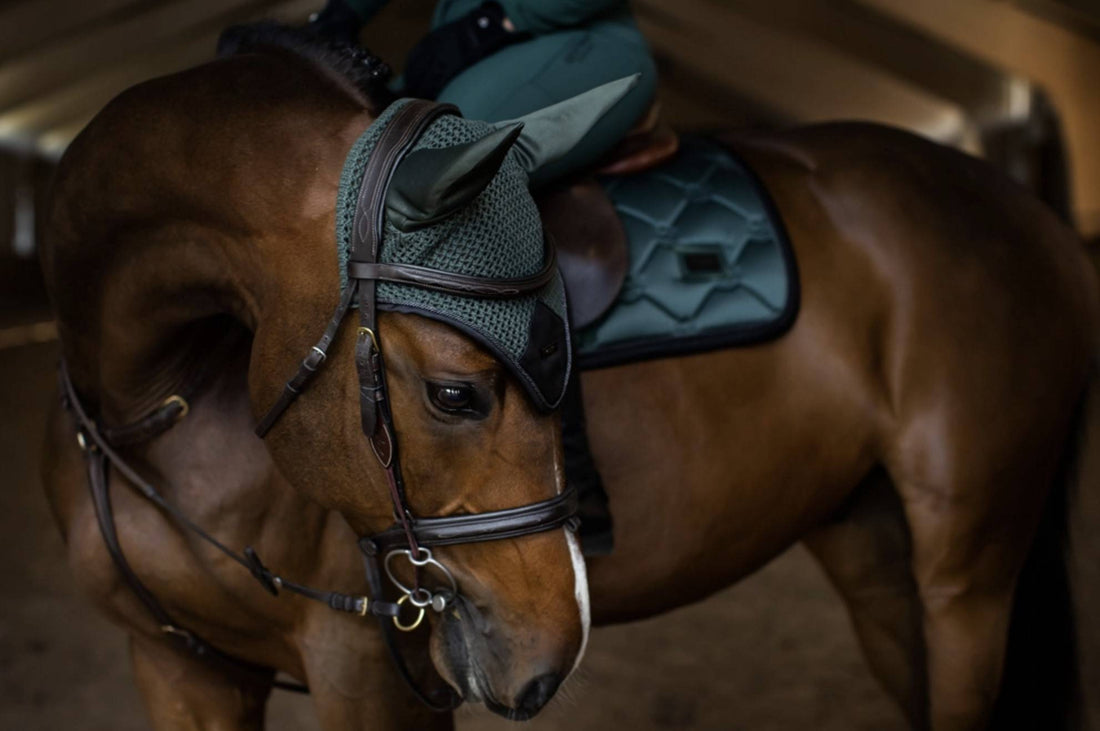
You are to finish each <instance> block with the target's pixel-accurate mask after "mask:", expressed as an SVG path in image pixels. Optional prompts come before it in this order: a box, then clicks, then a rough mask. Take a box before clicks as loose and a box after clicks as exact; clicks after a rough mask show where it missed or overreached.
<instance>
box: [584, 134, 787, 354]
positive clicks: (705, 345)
mask: <svg viewBox="0 0 1100 731" xmlns="http://www.w3.org/2000/svg"><path fill="white" fill-rule="evenodd" d="M719 144H721V147H722V149H723V150H724V151H725V152H726V153H727V154H729V155H730V157H731V158H733V160H734V161H735V162H736V163H737V164H738V165H739V166H740V167H741V168H742V170H743V171H744V173H745V174H746V175H747V177H748V178H749V180H750V181H752V183H753V184H754V186H755V188H756V193H757V195H758V196H759V198H760V202H761V205H762V208H763V210H764V213H765V214H766V215H767V217H768V220H769V221H770V223H771V225H772V227H773V229H774V231H775V239H776V243H777V245H778V249H779V252H780V255H781V256H782V258H783V263H784V265H785V266H786V270H787V272H788V276H789V279H788V283H787V284H788V294H787V301H786V303H785V305H784V307H783V310H782V311H781V312H780V314H779V315H778V316H777V317H775V318H773V319H770V320H765V321H749V322H744V323H737V324H735V325H730V326H727V327H721V328H715V329H713V330H709V331H706V332H701V333H697V334H695V335H682V336H674V335H668V336H661V337H639V338H635V339H631V340H624V341H621V342H617V343H610V344H606V345H603V346H601V347H600V348H599V350H596V351H595V352H582V351H580V349H575V354H574V358H575V363H576V365H577V367H578V368H580V369H581V370H596V369H600V368H611V367H614V366H618V365H625V364H627V363H636V362H639V361H645V360H654V359H657V358H669V357H674V356H683V355H691V354H695V353H704V352H707V351H712V350H719V349H722V348H732V347H743V346H749V345H758V344H760V343H762V342H766V341H768V340H774V339H775V338H778V337H780V336H781V335H783V334H785V333H786V332H787V331H788V330H789V329H790V328H791V326H792V325H793V324H794V322H795V320H796V319H797V318H798V311H799V307H800V306H801V300H802V296H801V295H802V291H801V287H800V279H799V272H798V262H797V261H796V259H795V256H794V250H793V249H792V247H791V242H790V237H789V236H788V234H787V229H786V227H785V226H784V225H783V219H782V217H781V216H780V215H779V210H778V208H776V206H775V201H774V200H773V199H772V197H771V194H770V193H769V192H768V189H767V188H766V187H765V186H764V183H763V181H762V180H761V179H760V176H759V175H757V173H756V171H755V170H753V169H752V167H751V166H750V165H749V164H748V163H747V162H746V161H745V160H744V158H742V157H741V156H740V155H738V154H737V153H736V152H735V151H734V150H733V149H731V147H730V146H729V145H728V144H725V143H719ZM614 307H615V305H612V308H614Z"/></svg>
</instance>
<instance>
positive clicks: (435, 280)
mask: <svg viewBox="0 0 1100 731" xmlns="http://www.w3.org/2000/svg"><path fill="white" fill-rule="evenodd" d="M457 113H458V110H457V109H456V108H455V107H453V106H451V105H446V104H437V103H434V102H428V101H421V100H414V101H411V102H408V103H407V104H406V105H405V106H403V107H402V108H401V109H400V110H398V111H397V113H396V114H395V115H394V116H393V118H392V120H391V121H390V123H389V125H387V127H386V128H385V129H384V130H383V131H382V133H381V136H380V137H379V139H378V142H377V144H376V146H375V148H374V150H373V152H372V153H371V155H370V157H369V159H368V161H367V166H366V169H365V172H364V174H363V180H362V184H361V187H360V189H359V197H358V202H357V205H356V210H355V218H354V223H353V230H352V240H351V247H350V255H349V262H348V286H347V287H346V289H345V290H344V292H343V295H342V296H341V298H340V303H339V305H338V306H337V308H336V311H335V313H334V314H333V316H332V319H331V320H330V321H329V323H328V326H327V327H326V328H325V331H324V334H323V335H322V336H321V339H320V340H319V341H318V342H317V344H316V345H314V346H313V347H312V348H310V350H309V352H308V353H307V354H306V357H305V358H304V359H303V360H302V363H301V365H300V366H299V368H298V371H297V373H295V375H294V377H293V378H291V379H290V380H289V381H288V382H287V383H286V386H285V387H284V389H283V392H282V394H281V395H280V396H279V398H278V400H277V401H276V403H275V404H274V405H273V406H272V407H271V409H270V410H269V411H268V412H267V414H266V415H265V416H264V417H263V418H262V419H261V420H260V423H259V425H258V426H257V427H256V433H257V435H259V436H260V437H264V436H265V435H266V434H267V433H268V432H269V431H270V430H271V428H272V427H273V426H274V425H275V424H276V423H277V422H278V420H279V418H280V417H281V416H282V414H283V413H284V412H286V410H287V409H288V408H289V407H290V405H291V404H292V403H293V402H294V401H295V400H296V399H297V398H298V397H299V396H300V395H301V394H302V392H303V391H304V390H305V388H306V387H307V386H308V384H309V383H310V381H311V380H312V379H313V377H314V376H315V375H316V373H317V371H318V370H319V369H320V368H321V367H322V366H323V365H324V363H325V361H326V358H327V354H328V350H329V347H330V346H331V344H332V341H333V339H334V338H335V336H336V333H337V331H338V330H339V328H340V325H341V323H342V322H343V320H344V318H345V316H346V315H347V313H348V311H349V310H350V309H352V305H353V303H356V304H358V309H359V326H358V330H357V338H356V346H355V364H356V371H357V372H358V376H359V409H360V421H361V424H362V428H363V433H364V434H365V435H366V437H367V439H368V441H369V443H370V445H371V450H372V451H373V452H374V455H375V456H376V457H377V459H378V462H379V464H380V465H381V467H382V468H383V470H384V471H385V473H386V479H387V484H388V486H389V495H390V500H391V502H392V504H393V513H394V519H395V520H394V524H393V525H392V526H391V527H390V528H388V529H387V530H385V531H383V532H381V533H377V534H374V535H370V536H365V537H363V538H361V539H360V540H359V547H360V550H361V552H362V553H363V555H364V559H365V560H364V565H365V568H366V578H367V586H368V589H369V591H370V594H369V596H355V595H348V594H342V593H339V592H324V591H319V590H316V589H312V588H310V587H307V586H304V585H301V584H296V583H294V582H291V581H289V580H286V579H284V578H282V577H281V576H279V575H277V574H275V573H274V572H272V571H271V570H269V569H268V568H267V567H266V566H264V564H263V563H262V562H261V561H260V558H259V556H257V555H256V552H255V551H254V550H253V549H252V548H251V547H249V548H246V549H245V551H244V553H243V554H240V553H237V552H235V551H233V550H232V549H230V548H228V547H226V546H225V545H224V544H222V543H220V542H219V541H218V540H217V539H216V538H214V537H213V536H211V535H209V534H208V533H206V532H205V531H204V530H203V529H202V528H201V527H199V526H198V525H196V524H195V523H193V522H192V521H191V520H190V519H189V518H187V516H186V515H185V514H184V513H182V512H181V511H180V510H179V509H178V508H176V507H175V506H174V505H172V504H171V503H170V502H168V501H167V500H166V499H165V498H164V497H163V496H162V495H161V494H160V493H159V492H158V491H157V490H156V488H155V487H154V486H153V485H151V484H150V483H149V482H148V481H146V480H145V479H144V478H142V477H141V475H140V474H138V473H137V472H136V471H135V470H134V469H133V468H132V467H131V466H130V465H128V464H127V463H126V462H125V461H124V460H123V459H122V458H121V457H120V456H119V455H118V453H117V452H116V451H115V448H116V447H118V446H123V445H124V444H132V443H136V441H140V440H144V439H148V438H152V437H153V436H156V435H157V434H159V433H161V432H163V431H165V430H166V429H167V428H169V427H170V426H171V425H172V424H173V423H175V421H176V420H178V419H179V418H181V417H182V415H183V414H185V413H186V408H187V401H186V400H185V399H184V398H182V397H180V396H173V397H170V398H169V399H168V400H166V401H165V402H164V404H163V405H162V406H161V407H160V408H158V409H156V410H155V411H154V412H153V413H151V414H150V415H148V416H146V417H145V418H144V419H142V420H141V421H140V422H137V423H136V424H132V425H128V426H126V427H122V428H116V429H114V430H107V429H105V428H101V427H99V425H98V424H97V423H96V422H95V421H94V420H93V419H92V418H91V417H90V416H89V415H88V414H87V413H86V411H85V409H84V408H83V406H82V404H81V402H80V399H79V398H78V396H77V393H76V390H75V388H74V387H73V385H72V383H71V381H70V379H69V375H68V369H67V368H66V367H65V364H64V363H62V366H61V381H62V396H63V400H64V401H65V403H66V405H67V407H68V408H69V410H70V411H71V412H72V413H73V415H74V417H75V418H76V420H77V422H78V433H77V436H78V442H79V443H80V445H81V448H82V449H83V450H84V452H85V455H86V459H87V462H88V471H89V484H90V486H91V491H92V495H93V502H94V505H95V508H96V515H97V517H98V519H99V524H100V530H101V532H102V534H103V537H104V541H105V543H106V544H107V548H108V550H109V551H110V553H111V556H112V558H113V559H114V561H115V564H116V565H117V567H118V568H119V571H120V573H121V574H122V576H123V578H124V579H125V580H126V582H127V583H128V584H129V585H130V586H131V588H132V589H133V590H134V592H135V593H136V594H137V595H138V597H139V599H141V600H142V602H143V603H145V604H146V606H147V607H148V608H149V610H150V612H151V614H152V615H153V617H154V619H156V620H157V622H158V624H160V626H161V628H162V630H163V631H164V632H166V633H167V634H169V635H172V636H175V637H178V638H180V639H182V640H184V641H185V644H186V646H187V647H188V649H190V650H191V651H192V652H195V653H196V654H198V655H202V656H206V657H213V658H216V659H219V660H222V661H224V662H227V663H230V664H233V665H235V666H236V667H238V668H239V669H244V670H246V671H248V672H253V673H255V672H257V671H259V672H263V669H262V668H257V667H255V666H252V665H250V664H248V663H244V662H242V661H240V660H238V659H236V658H232V657H230V656H227V655H225V654H223V653H221V652H220V651H218V650H216V649H215V648H213V647H212V646H211V645H209V643H207V642H205V641H204V640H202V639H201V638H199V637H197V636H196V635H194V634H193V633H191V632H188V631H186V630H183V629H181V628H180V627H179V626H178V625H177V624H176V623H175V622H174V621H172V620H171V618H170V616H169V615H168V613H167V611H166V610H165V609H164V608H163V606H162V605H161V604H160V603H159V602H158V601H157V600H156V598H155V597H154V596H153V595H152V593H151V592H150V591H149V590H148V589H147V588H146V587H145V586H144V585H143V584H142V582H141V581H140V580H139V579H138V578H137V576H136V574H134V572H133V570H132V569H131V568H130V566H129V564H128V562H127V561H126V559H125V557H124V556H123V554H122V551H121V547H120V546H119V543H118V538H117V534H116V531H115V526H114V518H113V515H112V512H111V507H110V496H109V492H108V482H107V477H106V470H107V465H108V464H111V465H114V466H115V467H116V468H118V469H119V471H120V472H122V474H124V475H125V476H126V477H127V478H128V479H129V480H130V482H132V483H133V484H134V485H135V486H136V487H137V489H138V490H139V491H140V492H141V494H143V495H144V496H145V497H146V498H148V499H149V500H151V501H152V502H154V503H155V504H156V505H158V506H159V507H160V508H161V509H162V510H164V511H165V512H167V513H168V514H169V515H170V516H171V517H172V518H174V519H175V520H176V521H177V522H178V523H179V524H180V525H182V526H183V527H185V528H187V529H188V530H191V531H193V532H195V533H196V534H197V535H198V536H199V537H200V538H202V539H203V540H205V541H207V542H209V543H210V544H212V545H213V546H214V547H215V548H217V549H218V550H220V551H222V552H223V553H224V554H226V555H227V556H229V557H230V558H232V559H233V560H235V561H237V562H238V563H240V564H241V565H243V566H244V567H246V568H247V569H248V570H249V571H250V572H251V573H252V575H253V576H254V577H255V578H256V579H257V580H258V581H259V582H260V583H261V584H263V586H264V587H265V588H266V589H267V590H268V591H269V592H271V593H272V594H275V595H277V594H278V593H279V590H280V589H286V590H288V591H291V592H293V593H297V594H299V595H302V596H306V597H308V598H310V599H314V600H316V601H321V602H324V603H325V604H328V605H329V606H330V607H331V608H333V609H336V610H340V611H345V612H351V613H355V614H359V615H361V616H366V615H368V614H371V615H373V616H375V617H377V618H378V619H379V620H380V622H381V627H382V631H383V636H384V638H385V641H386V644H387V646H388V647H389V648H390V651H391V653H392V655H393V657H394V660H395V663H396V665H397V668H398V670H399V671H400V673H401V674H402V676H403V677H404V678H405V679H406V681H408V683H409V685H410V687H411V688H412V690H413V692H414V693H415V694H416V695H417V696H418V697H419V698H420V699H421V700H422V701H424V702H425V703H426V704H428V705H429V706H431V707H432V708H434V709H436V710H448V709H451V708H454V707H455V706H456V705H457V703H458V702H460V699H459V698H458V697H457V695H456V694H454V693H453V692H451V693H450V694H449V695H450V697H449V698H447V699H445V700H444V701H443V702H440V701H437V700H433V699H431V698H429V697H428V695H427V694H426V693H425V692H423V691H422V690H421V689H420V688H419V687H418V685H417V683H416V682H415V681H414V680H413V678H412V677H411V674H410V673H409V671H408V668H407V666H406V664H405V662H404V659H403V657H402V656H401V653H400V651H399V649H398V647H397V643H396V638H395V636H394V634H393V630H394V628H397V629H400V630H403V631H412V630H413V629H416V627H418V626H419V625H420V624H421V622H422V621H423V619H424V617H425V614H426V612H427V610H428V609H432V610H433V611H435V612H443V611H444V610H445V609H446V608H447V607H448V606H450V605H451V603H452V602H453V601H454V600H455V599H456V598H457V597H458V595H459V592H460V587H459V586H458V584H457V582H456V581H455V579H454V576H453V574H452V573H451V572H450V570H449V569H447V567H446V566H445V565H444V564H443V563H441V562H440V561H439V560H438V559H436V558H435V556H434V555H433V553H432V550H431V549H432V548H435V547H439V546H451V545H456V544H462V543H480V542H485V541H497V540H503V539H509V538H518V537H520V536H526V535H531V534H534V533H541V532H544V531H549V530H553V529H556V528H560V527H562V526H565V527H567V528H568V529H570V530H575V529H576V527H577V522H578V521H577V517H576V513H577V496H576V492H575V490H574V489H573V488H572V487H567V488H566V489H565V490H564V491H563V492H562V493H561V494H559V495H556V496H554V497H552V498H549V499H547V500H542V501H539V502H536V503H531V504H529V505H524V506H520V507H515V508H509V509H505V510H494V511H489V512H484V513H475V514H469V515H452V516H444V517H427V518H417V517H416V516H414V514H413V512H412V510H411V509H410V508H409V504H408V499H407V497H406V492H405V484H404V479H403V478H402V474H401V463H400V459H399V458H398V445H397V439H396V432H395V430H394V424H393V413H392V411H391V408H390V401H389V393H388V389H387V386H386V373H385V367H384V361H383V357H382V351H381V348H380V344H379V338H378V326H377V311H378V310H377V303H376V299H375V290H376V283H377V282H378V281H388V282H398V283H402V284H411V285H414V286H418V287H425V288H428V289H433V290H437V291H442V292H447V293H451V294H457V295H460V296H466V297H470V296H475V297H491V298H513V297H522V296H527V295H532V294H535V293H537V292H538V291H540V290H541V289H542V288H543V287H545V286H546V285H547V284H548V283H549V282H550V281H551V280H552V279H553V277H554V276H555V273H556V263H555V260H554V249H553V247H552V246H550V245H547V246H546V248H545V255H544V262H543V266H542V267H541V269H540V270H539V271H537V272H536V273H534V274H532V275H530V276H528V277H523V278H518V279H490V278H482V277H474V276H469V275H460V274H453V273H450V272H444V271H439V270H434V269H428V268H425V267H419V266H412V265H402V264H389V263H380V262H379V261H378V256H379V249H380V246H381V243H382V234H383V231H384V223H385V200H386V193H387V190H388V187H389V183H390V180H391V179H392V177H393V173H394V170H395V169H396V168H397V166H398V164H400V162H401V160H402V159H403V158H404V157H405V155H406V154H407V153H408V152H409V151H411V150H412V148H413V146H414V145H415V144H416V142H417V140H418V139H419V138H420V136H421V135H422V134H423V133H424V132H425V131H426V130H427V128H428V127H429V126H430V125H431V123H432V122H434V121H435V120H437V119H438V118H439V117H440V116H442V115H445V114H457ZM181 404H182V406H181ZM113 434H124V435H128V436H129V437H137V438H133V439H131V438H127V439H125V440H122V444H120V443H119V441H118V440H114V439H112V438H111V436H112V435H113ZM398 561H407V562H408V563H409V564H410V566H411V567H412V576H413V577H414V578H413V581H412V582H410V583H408V584H406V583H404V582H402V581H401V580H400V579H398V578H397V573H398V572H397V571H395V570H394V566H393V564H394V563H395V562H398ZM428 568H431V569H434V573H435V574H437V575H441V576H442V577H443V578H444V579H445V581H444V586H443V587H442V588H435V589H433V588H428V587H427V586H423V585H421V583H420V581H421V578H422V576H421V570H422V569H428ZM383 573H385V575H386V576H388V577H389V579H390V582H391V583H392V585H393V586H394V587H395V588H396V589H397V590H398V591H399V593H400V597H399V599H398V600H397V601H396V602H389V601H386V600H385V599H384V597H385V587H384V584H383V581H382V575H383ZM424 575H425V576H427V575H428V573H427V572H426V571H425V572H424ZM405 602H408V603H409V604H411V605H412V607H413V609H414V614H413V619H412V620H411V621H409V622H402V620H401V610H402V605H403V604H404V603H405ZM276 685H277V686H279V687H284V688H289V689H292V690H305V688H304V686H298V685H296V684H290V683H276Z"/></svg>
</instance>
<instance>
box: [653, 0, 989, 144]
mask: <svg viewBox="0 0 1100 731" xmlns="http://www.w3.org/2000/svg"><path fill="white" fill-rule="evenodd" d="M635 8H636V9H637V10H638V15H639V23H640V26H641V28H642V30H643V32H644V33H645V35H646V37H647V38H648V39H649V40H650V42H651V43H652V45H653V47H654V49H655V50H656V51H657V52H658V53H659V54H661V55H663V56H665V57H667V58H669V59H670V60H671V61H672V63H674V64H676V65H679V66H683V67H685V68H687V69H690V70H691V71H692V72H693V73H696V74H697V75H699V76H701V77H703V78H705V79H707V80H709V81H711V82H713V83H718V84H721V85H722V86H725V87H727V88H729V89H730V90H731V92H732V93H736V94H739V95H742V96H745V97H747V98H749V99H751V100H753V101H754V102H756V103H758V104H760V105H761V106H763V107H764V108H765V109H771V110H775V112H776V115H777V116H780V117H783V118H788V119H792V120H795V121H798V122H816V121H825V120H836V119H861V120H868V121H874V122H880V123H883V124H891V125H895V126H899V127H904V128H907V129H911V130H914V131H916V132H918V133H920V134H923V135H925V136H928V137H930V138H932V139H936V140H939V141H943V142H949V143H952V144H956V145H961V146H963V147H964V148H968V149H974V148H975V147H976V146H977V144H978V142H977V140H978V136H977V133H976V130H975V128H974V127H973V125H972V124H971V123H970V121H969V120H968V119H967V117H966V114H965V113H964V111H963V110H962V109H960V108H959V107H958V106H957V105H955V104H952V103H950V102H948V101H946V100H943V99H941V98H939V97H937V96H935V95H933V94H930V93H928V92H926V91H924V90H923V89H920V88H918V87H916V86H914V85H913V84H911V83H909V82H906V81H904V80H901V79H898V78H896V77H894V76H892V75H890V74H888V73H885V72H883V71H881V70H879V69H876V68H874V67H871V66H869V65H868V64H866V63H862V62H860V61H859V60H857V59H853V58H852V57H850V56H847V55H845V54H842V53H839V52H838V51H836V50H835V49H833V48H831V47H830V46H828V45H827V44H824V43H821V42H820V41H816V40H813V39H807V38H799V37H792V36H791V35H790V33H786V32H783V31H781V30H778V29H776V28H772V27H768V26H765V25H763V24H761V23H758V22H756V21H753V20H751V19H749V18H746V17H745V16H743V15H740V14H738V13H735V12H733V11H731V10H729V9H727V8H725V7H721V6H719V5H717V4H715V3H714V2H710V1H708V0H678V2H676V3H675V4H674V5H666V4H664V3H661V2H660V1H659V0H638V2H636V3H635Z"/></svg>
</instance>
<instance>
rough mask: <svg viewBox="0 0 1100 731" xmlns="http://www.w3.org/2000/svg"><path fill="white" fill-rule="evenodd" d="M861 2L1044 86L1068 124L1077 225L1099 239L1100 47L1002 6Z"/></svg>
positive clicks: (967, 1)
mask: <svg viewBox="0 0 1100 731" xmlns="http://www.w3.org/2000/svg"><path fill="white" fill-rule="evenodd" d="M859 2H860V3H861V4H863V5H866V6H868V7H871V8H874V9H876V10H878V11H879V12H883V13H888V14H890V15H893V16H894V17H896V18H898V19H899V20H901V21H902V22H905V23H908V24H910V25H912V26H913V27H914V28H917V29H918V30H919V31H920V32H923V33H927V34H929V35H931V36H933V37H936V38H939V39H941V40H943V41H944V42H946V43H950V44H952V45H955V46H957V47H958V48H960V49H962V50H963V51H965V52H967V53H970V54H971V55H973V56H975V57H977V58H980V59H983V60H984V61H985V62H986V63H989V64H991V65H994V66H997V67H1001V68H1004V69H1007V70H1008V71H1010V72H1012V73H1013V74H1018V75H1020V76H1023V77H1025V78H1028V79H1032V80H1033V81H1035V82H1036V83H1038V84H1039V86H1040V87H1041V88H1042V89H1043V90H1044V91H1045V92H1046V93H1047V94H1048V96H1049V98H1050V99H1051V101H1052V103H1053V104H1054V108H1055V109H1057V110H1058V114H1059V116H1060V118H1061V120H1062V128H1063V131H1064V132H1065V136H1066V141H1067V143H1068V147H1069V153H1070V162H1071V164H1070V174H1071V176H1072V178H1073V193H1074V208H1075V211H1076V214H1077V223H1078V226H1079V227H1080V228H1081V229H1082V230H1083V231H1084V233H1086V234H1087V235H1093V236H1094V235H1097V234H1100V135H1098V134H1097V120H1100V93H1097V84H1098V79H1097V77H1098V71H1100V43H1098V42H1096V41H1094V40H1092V39H1091V38H1089V37H1086V36H1084V35H1081V34H1079V33H1076V32H1074V31H1072V30H1070V29H1068V28H1065V27H1063V26H1061V25H1059V24H1057V23H1055V22H1053V21H1050V20H1046V19H1044V18H1041V17H1038V16H1036V15H1034V14H1031V13H1028V12H1027V11H1025V10H1023V9H1021V8H1019V7H1016V6H1014V5H1009V4H1006V3H1004V2H1000V1H999V0H922V1H921V2H919V3H914V2H912V0H859Z"/></svg>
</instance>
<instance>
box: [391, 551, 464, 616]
mask: <svg viewBox="0 0 1100 731" xmlns="http://www.w3.org/2000/svg"><path fill="white" fill-rule="evenodd" d="M418 548H419V549H420V552H419V553H418V554H417V556H416V557H414V556H413V552H412V551H411V550H410V549H408V548H398V549H395V550H393V551H390V552H389V553H387V554H386V559H385V560H384V561H383V562H382V566H383V568H385V569H386V576H388V577H390V581H392V582H393V585H394V586H396V587H397V588H398V589H400V590H401V592H402V593H403V594H404V595H405V596H407V597H409V601H411V602H412V604H413V606H415V607H427V606H429V605H430V606H431V607H432V608H433V609H435V607H436V606H438V605H440V603H439V602H434V601H433V599H434V598H435V597H434V595H433V593H432V592H431V591H429V590H427V589H425V588H424V587H419V588H417V589H415V590H414V589H411V588H410V587H408V586H405V585H404V584H403V583H401V581H400V580H399V579H398V578H397V577H396V576H394V574H393V570H392V569H391V568H390V560H391V559H393V557H394V556H404V557H405V558H407V559H409V563H411V564H412V565H413V566H415V567H417V568H422V567H425V566H434V567H435V568H437V569H439V571H441V572H442V573H443V575H444V576H446V577H447V581H449V582H450V583H451V592H450V593H451V596H457V595H458V583H457V582H456V581H455V577H454V576H453V575H451V572H450V569H448V568H447V567H446V566H444V565H443V564H441V563H440V562H439V561H436V560H435V558H434V557H433V556H432V552H431V550H430V549H427V548H424V547H423V546H419V547H418ZM420 592H423V594H422V595H420ZM418 595H419V596H418ZM446 604H447V602H443V603H442V606H443V608H444V609H445V608H446ZM436 611H443V610H442V609H437V610H436Z"/></svg>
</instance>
